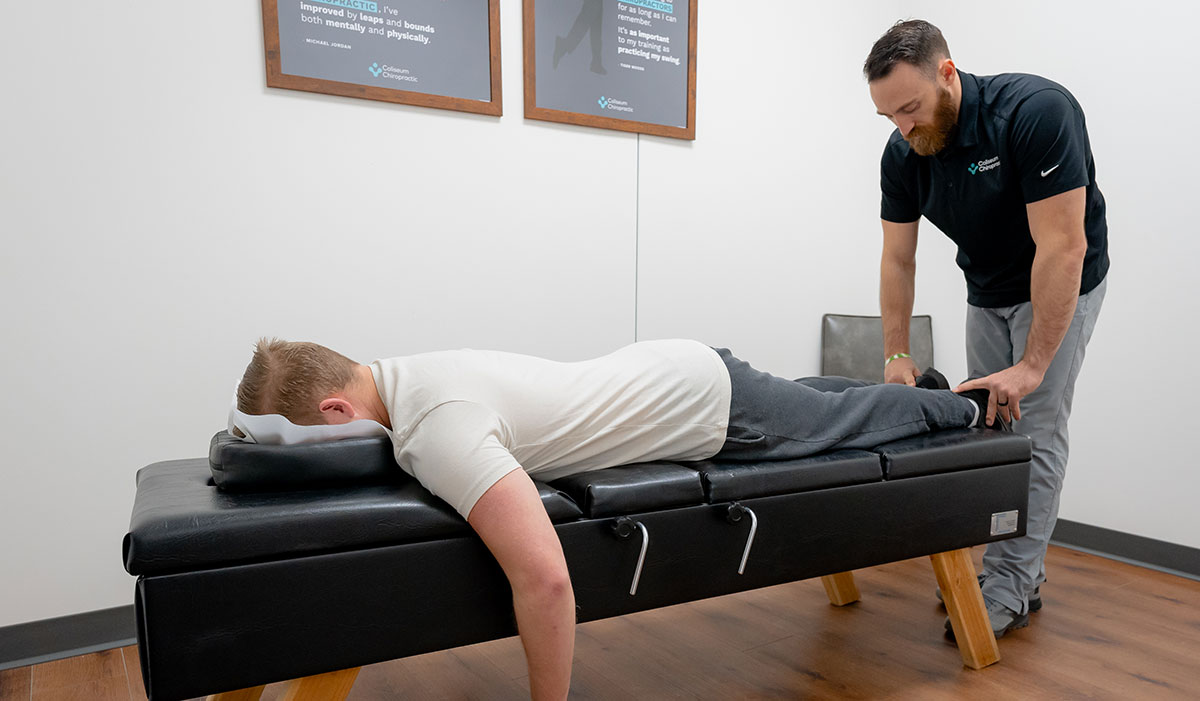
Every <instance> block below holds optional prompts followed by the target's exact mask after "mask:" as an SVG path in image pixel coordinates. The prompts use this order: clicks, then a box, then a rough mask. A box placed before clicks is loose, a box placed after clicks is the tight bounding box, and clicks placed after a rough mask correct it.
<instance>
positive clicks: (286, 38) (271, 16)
mask: <svg viewBox="0 0 1200 701" xmlns="http://www.w3.org/2000/svg"><path fill="white" fill-rule="evenodd" d="M262 9H263V34H264V37H265V44H266V58H267V85H268V86H269V87H273V88H288V89H291V90H305V91H308V92H319V93H327V94H330V95H342V96H345V97H359V98H363V99H367V100H382V101H384V102H396V103H400V104H405V105H420V106H422V107H440V108H442V109H449V110H459V111H462V112H476V113H479V114H490V115H496V116H499V115H500V114H501V111H502V102H501V99H500V98H501V95H500V0H452V1H449V2H448V1H447V0H262Z"/></svg>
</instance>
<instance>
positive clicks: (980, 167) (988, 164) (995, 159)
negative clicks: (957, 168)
mask: <svg viewBox="0 0 1200 701" xmlns="http://www.w3.org/2000/svg"><path fill="white" fill-rule="evenodd" d="M999 167H1000V157H999V156H992V157H991V158H985V159H983V160H982V161H977V162H975V163H972V164H971V165H969V166H967V171H968V172H969V173H970V174H971V175H975V174H976V173H982V172H984V171H988V170H993V169H995V168H999Z"/></svg>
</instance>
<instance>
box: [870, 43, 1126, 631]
mask: <svg viewBox="0 0 1200 701" xmlns="http://www.w3.org/2000/svg"><path fill="white" fill-rule="evenodd" d="M863 72H864V74H865V75H866V78H867V82H868V85H869V88H870V93H871V99H872V101H873V102H874V103H875V107H876V109H877V110H878V112H879V114H881V115H883V116H884V117H887V118H888V119H889V120H891V122H892V123H893V124H895V125H896V131H895V132H893V133H892V136H891V138H890V139H889V140H888V144H887V147H886V149H885V150H884V154H883V160H882V165H881V178H880V187H881V190H882V194H883V197H882V201H883V204H882V220H883V256H882V262H881V265H880V306H881V309H882V316H883V328H884V348H885V358H884V359H883V360H884V361H885V362H886V366H885V370H884V377H885V379H886V381H887V382H895V383H907V384H910V385H911V384H913V381H914V378H915V377H916V376H917V374H918V372H919V371H918V369H917V367H916V366H915V365H914V364H913V361H912V360H911V359H910V358H909V357H908V350H909V346H908V343H909V330H908V327H909V319H910V317H911V315H912V307H913V282H914V278H915V274H916V250H917V225H918V223H919V219H920V218H921V216H922V215H923V216H924V217H925V218H926V219H928V220H929V221H930V222H931V223H932V224H933V225H934V226H936V227H937V228H938V229H940V230H941V231H942V232H944V233H945V234H946V235H947V236H949V237H950V238H951V239H952V240H953V241H954V242H955V243H956V244H957V246H958V257H957V262H958V265H959V267H960V268H962V270H963V273H964V274H965V276H966V281H967V303H968V307H967V308H968V311H967V325H966V338H967V365H968V372H969V374H970V377H972V378H976V379H973V380H971V381H969V382H966V383H964V384H963V385H961V386H960V387H959V389H960V390H962V389H971V388H975V387H986V388H987V389H989V390H990V391H991V400H990V402H989V406H988V407H987V421H988V423H991V422H992V421H993V420H998V419H999V418H1001V417H1002V418H1004V419H1005V420H1012V421H1013V422H1014V428H1015V430H1016V431H1017V432H1019V433H1024V434H1026V435H1028V436H1029V437H1030V438H1031V439H1032V440H1033V464H1032V472H1031V475H1030V485H1029V510H1028V520H1027V534H1026V535H1025V536H1023V537H1021V538H1016V539H1012V540H1006V541H1001V542H999V543H993V544H991V545H990V546H988V549H987V553H986V554H985V556H984V559H983V572H982V574H981V575H980V578H981V586H982V589H983V595H984V601H985V602H986V604H987V608H988V614H989V617H990V619H991V624H992V629H993V631H994V632H995V634H996V637H1000V636H1002V635H1004V634H1005V633H1007V632H1008V631H1009V630H1012V629H1015V628H1021V627H1024V626H1026V625H1028V624H1029V613H1030V611H1036V610H1038V609H1039V608H1041V596H1040V585H1041V583H1042V582H1043V581H1044V580H1045V570H1044V567H1043V562H1044V560H1045V556H1046V545H1047V543H1048V541H1049V539H1050V535H1051V533H1052V532H1053V530H1054V524H1055V521H1056V520H1057V516H1058V505H1059V494H1060V491H1061V488H1062V482H1063V476H1064V474H1065V472H1066V465H1067V418H1068V416H1069V415H1070V413H1071V400H1072V395H1073V394H1074V387H1075V379H1076V378H1077V377H1078V375H1079V370H1080V367H1081V366H1082V364H1083V356H1084V350H1085V348H1086V347H1087V343H1088V339H1089V338H1090V337H1091V335H1092V329H1093V328H1094V327H1095V324H1096V318H1097V316H1098V315H1099V313H1100V306H1101V304H1102V302H1103V300H1104V292H1105V274H1106V273H1107V272H1108V229H1107V224H1106V221H1105V209H1104V196H1103V195H1101V194H1100V190H1099V188H1098V187H1097V186H1096V168H1095V164H1094V163H1093V161H1092V150H1091V146H1090V144H1089V142H1088V134H1087V126H1086V122H1085V120H1084V115H1083V110H1082V109H1081V108H1080V106H1079V103H1078V102H1077V101H1076V100H1075V98H1074V97H1073V96H1072V95H1071V93H1070V92H1068V91H1067V89H1066V88H1064V87H1063V86H1061V85H1058V84H1057V83H1054V82H1052V81H1049V80H1046V79H1045V78H1040V77H1038V76H1033V75H1024V74H1002V75H995V76H975V75H971V74H970V73H964V72H962V71H959V70H958V69H957V68H956V67H955V65H954V61H953V60H952V59H951V58H950V51H949V49H948V48H947V45H946V40H945V39H944V38H943V37H942V33H941V31H939V30H938V28H937V27H935V26H933V25H932V24H929V23H928V22H925V21H922V20H910V21H905V22H899V23H897V24H896V25H895V26H893V27H892V28H891V29H889V30H888V31H887V33H885V34H884V35H883V36H882V37H880V39H879V40H878V41H877V42H875V45H874V46H873V47H872V49H871V53H870V55H869V56H868V57H867V60H866V63H865V65H864V66H863Z"/></svg>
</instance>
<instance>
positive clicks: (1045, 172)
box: [1042, 163, 1062, 178]
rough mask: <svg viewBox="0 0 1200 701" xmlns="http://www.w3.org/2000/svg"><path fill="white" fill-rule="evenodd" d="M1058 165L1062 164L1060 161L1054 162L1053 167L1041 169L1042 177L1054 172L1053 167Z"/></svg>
mask: <svg viewBox="0 0 1200 701" xmlns="http://www.w3.org/2000/svg"><path fill="white" fill-rule="evenodd" d="M1060 165H1062V164H1061V163H1056V164H1054V168H1051V169H1050V170H1043V171H1042V177H1043V178H1044V177H1046V176H1047V175H1050V174H1051V173H1053V172H1054V169H1055V168H1058V167H1059V166H1060Z"/></svg>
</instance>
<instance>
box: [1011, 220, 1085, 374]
mask: <svg viewBox="0 0 1200 701" xmlns="http://www.w3.org/2000/svg"><path fill="white" fill-rule="evenodd" d="M1086 253H1087V246H1086V243H1085V244H1084V245H1083V246H1080V245H1078V243H1075V242H1073V241H1062V242H1056V243H1055V244H1054V245H1053V246H1045V245H1043V246H1039V247H1038V249H1037V254H1036V255H1035V256H1034V258H1033V269H1032V272H1031V278H1030V288H1029V289H1030V298H1031V300H1032V302H1033V323H1032V324H1031V325H1030V328H1029V338H1028V340H1027V341H1026V344H1025V355H1024V356H1023V357H1022V358H1021V361H1020V362H1022V363H1025V364H1026V365H1028V366H1029V367H1030V368H1032V369H1034V370H1036V371H1037V372H1038V373H1040V374H1045V372H1046V369H1047V368H1049V367H1050V362H1051V361H1052V360H1054V354H1055V353H1057V352H1058V347H1059V345H1060V344H1061V343H1062V340H1063V337H1064V336H1065V335H1066V333H1067V329H1069V328H1070V327H1071V318H1072V317H1073V316H1074V314H1075V304H1076V302H1078V300H1079V281H1080V276H1081V275H1082V273H1083V258H1084V255H1085V254H1086Z"/></svg>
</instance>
